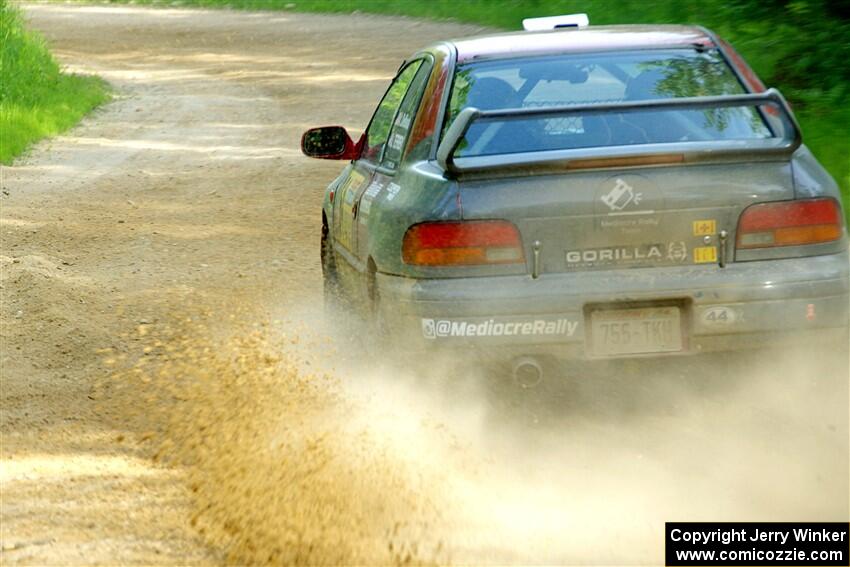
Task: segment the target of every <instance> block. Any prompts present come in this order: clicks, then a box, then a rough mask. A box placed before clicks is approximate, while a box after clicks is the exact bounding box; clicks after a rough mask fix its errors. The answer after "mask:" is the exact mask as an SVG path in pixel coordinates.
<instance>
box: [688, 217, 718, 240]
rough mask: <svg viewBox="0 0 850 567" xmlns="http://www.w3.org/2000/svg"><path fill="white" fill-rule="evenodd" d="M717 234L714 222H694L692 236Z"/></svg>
mask: <svg viewBox="0 0 850 567" xmlns="http://www.w3.org/2000/svg"><path fill="white" fill-rule="evenodd" d="M715 234H717V221H716V220H697V221H694V236H713V235H715Z"/></svg>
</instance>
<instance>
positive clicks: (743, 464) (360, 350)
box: [102, 305, 850, 565]
mask: <svg viewBox="0 0 850 567" xmlns="http://www.w3.org/2000/svg"><path fill="white" fill-rule="evenodd" d="M234 311H235V313H234ZM222 313H234V314H233V315H231V316H229V317H222V315H221V314H222ZM320 313H321V308H316V309H312V308H311V309H308V310H304V311H302V312H299V313H298V314H297V316H295V317H290V318H288V319H272V320H263V319H257V317H256V313H255V312H248V311H240V310H239V309H235V310H234V308H233V306H232V305H217V306H215V307H204V308H201V307H192V308H188V307H187V308H186V314H185V315H183V316H175V317H174V319H173V320H172V321H171V322H169V323H164V324H161V325H140V326H139V327H138V328H136V329H133V330H132V331H131V332H130V333H129V334H131V335H135V338H134V340H135V343H134V344H136V345H138V352H135V353H127V355H126V356H124V357H123V358H121V357H119V358H120V360H119V359H109V361H108V362H109V363H110V364H112V365H113V366H114V367H115V372H114V373H113V374H112V375H111V377H110V378H109V379H108V380H107V381H106V382H104V383H103V384H102V387H103V388H104V389H108V390H110V392H109V395H108V396H107V397H109V398H110V399H112V400H113V402H112V404H113V407H116V406H115V400H116V399H125V401H126V404H118V407H123V408H124V409H123V410H121V415H120V419H122V420H125V422H126V420H127V419H128V413H132V412H133V409H134V408H135V409H137V410H139V412H138V415H136V416H135V417H134V419H136V420H138V427H137V429H138V430H139V431H140V432H141V433H140V436H141V437H142V439H143V440H144V441H146V442H148V443H149V446H150V451H151V453H152V454H153V456H154V458H155V459H157V460H160V461H163V462H166V463H168V464H170V465H179V466H183V467H185V469H186V470H187V475H186V478H187V479H188V482H189V484H190V487H191V492H192V497H193V507H194V508H193V509H194V514H193V516H192V520H191V521H192V524H193V525H194V526H195V527H196V528H197V529H198V530H199V531H200V532H201V533H202V534H203V535H204V536H205V538H206V539H207V540H208V542H209V543H210V544H212V545H213V546H215V547H216V548H219V549H222V550H223V551H224V553H225V556H226V558H227V560H228V561H229V562H232V563H272V564H281V563H285V564H450V563H464V564H467V563H474V564H519V563H522V564H528V563H537V564H540V563H559V564H600V565H601V564H638V563H658V562H659V561H661V557H662V554H663V528H664V522H665V521H677V520H678V521H681V520H693V521H696V520H706V521H708V520H713V521H722V520H751V521H754V520H773V521H779V520H789V521H790V520H794V521H802V520H821V521H824V520H835V521H839V520H842V519H844V518H846V517H847V515H848V487H847V484H848V483H847V479H848V477H850V475H848V447H847V444H848V420H847V414H848V409H847V401H846V400H847V379H846V378H843V379H842V378H841V377H838V376H835V375H834V371H835V367H834V366H830V365H829V364H831V363H829V362H825V361H824V360H825V359H822V358H821V359H818V358H815V357H812V356H809V355H810V354H811V353H810V352H804V351H800V352H785V353H783V354H782V355H781V356H779V355H778V354H777V353H773V354H772V355H770V356H768V355H758V356H756V355H751V354H741V355H735V356H731V357H730V356H726V355H724V356H723V357H710V356H707V357H704V358H699V359H693V358H682V359H669V360H663V361H655V362H652V361H642V362H639V363H637V362H634V361H630V362H613V363H608V364H605V365H597V366H593V365H584V366H583V367H581V368H572V369H567V370H565V371H563V372H559V373H557V374H553V375H548V376H547V377H546V382H545V385H544V386H541V388H539V389H532V390H522V389H519V388H515V387H513V386H512V385H511V384H509V383H505V384H501V385H500V387H493V385H494V382H495V381H496V378H497V377H496V375H495V374H494V372H493V370H492V367H487V368H484V367H481V366H476V365H474V364H463V361H462V360H459V359H458V357H455V358H445V359H443V360H434V359H433V357H431V358H429V359H428V360H427V361H419V362H418V363H417V362H412V361H411V360H410V359H409V358H404V359H402V360H396V359H394V358H393V357H392V356H389V355H386V354H384V355H380V354H375V350H374V349H368V348H365V347H364V345H363V344H362V342H358V340H356V339H350V338H349V337H351V336H364V333H362V332H360V333H358V332H356V331H352V330H351V329H352V327H351V325H352V324H347V325H345V326H341V325H338V324H335V325H328V324H327V323H323V322H322V317H321V315H320ZM258 320H259V321H262V322H257V321H258ZM340 328H343V329H347V332H339V331H338V329H340ZM335 329H337V330H335ZM366 336H368V335H366ZM413 369H415V370H413ZM140 392H142V394H140ZM140 395H142V396H143V398H142V399H141V400H140V399H139V396H140ZM116 418H119V416H116ZM146 428H148V429H150V430H149V431H146V432H143V431H144V430H145V429H146Z"/></svg>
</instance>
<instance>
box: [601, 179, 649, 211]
mask: <svg viewBox="0 0 850 567" xmlns="http://www.w3.org/2000/svg"><path fill="white" fill-rule="evenodd" d="M600 199H601V200H602V202H603V203H605V204H606V205H608V208H609V209H611V210H612V211H614V212H618V211H622V210H623V209H625V208H626V207H628V206H629V205H639V204H640V202H641V201H642V200H643V193H641V192H639V191H635V188H634V187H632V186H631V185H629V184H628V183H627V182H626V181H624V180H622V179H620V178H617V180H616V181H615V182H614V187H613V188H612V189H611V190H610V191H609V192H608V193H606V194H605V195H602V197H600Z"/></svg>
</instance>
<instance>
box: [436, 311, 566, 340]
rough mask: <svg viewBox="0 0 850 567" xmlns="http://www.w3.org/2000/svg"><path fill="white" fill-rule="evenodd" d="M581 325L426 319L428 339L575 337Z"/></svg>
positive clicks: (559, 320) (552, 320) (545, 320)
mask: <svg viewBox="0 0 850 567" xmlns="http://www.w3.org/2000/svg"><path fill="white" fill-rule="evenodd" d="M578 325H579V322H578V321H574V320H571V319H569V318H567V317H540V318H533V319H532V318H523V319H498V318H491V319H483V320H482V319H426V318H423V319H422V336H423V337H425V338H426V339H432V340H433V339H445V338H458V337H460V338H466V337H572V336H573V335H574V334H575V332H576V329H578Z"/></svg>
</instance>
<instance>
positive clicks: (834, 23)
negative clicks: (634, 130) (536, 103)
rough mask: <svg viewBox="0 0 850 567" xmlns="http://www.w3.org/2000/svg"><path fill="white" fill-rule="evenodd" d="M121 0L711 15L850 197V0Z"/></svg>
mask: <svg viewBox="0 0 850 567" xmlns="http://www.w3.org/2000/svg"><path fill="white" fill-rule="evenodd" d="M77 1H80V0H77ZM82 1H84V2H85V1H87V0H82ZM112 1H113V2H115V1H117V2H121V3H127V2H128V1H129V2H131V3H134V4H143V5H156V6H167V7H178V6H199V7H207V8H231V9H244V10H297V11H308V12H330V13H351V12H356V11H360V12H367V13H375V14H392V15H402V16H414V17H422V18H432V19H452V20H456V21H460V22H468V23H476V24H481V25H486V26H492V27H496V28H502V29H508V30H511V29H513V30H516V29H520V27H521V22H522V19H523V18H527V17H537V16H551V15H557V14H566V13H575V12H587V13H588V14H589V15H590V18H591V22H592V23H594V24H622V23H638V24H639V23H690V24H700V25H705V26H706V27H708V28H710V29H712V30H714V31H715V32H717V33H718V34H719V35H720V36H721V37H723V38H725V39H726V40H728V41H729V42H730V43H732V44H733V45H734V46H735V48H736V49H737V50H738V51H739V52H740V53H741V55H743V57H744V58H745V59H746V60H747V61H748V62H749V63H750V65H751V66H752V67H753V68H754V69H755V71H756V72H757V73H758V74H759V75H760V76H761V78H762V79H763V80H764V81H765V83H766V84H767V85H768V86H775V87H778V88H780V89H781V90H782V92H783V93H784V94H785V96H786V97H787V98H788V99H789V100H790V101H791V103H792V105H793V106H794V109H795V113H796V114H797V118H798V119H799V121H800V124H801V126H802V129H803V135H804V139H805V140H806V144H807V145H808V146H809V148H811V150H812V151H813V152H814V153H815V155H816V156H817V157H818V159H819V160H820V161H821V163H822V164H823V165H824V166H825V167H826V168H827V169H828V170H829V171H830V173H832V175H833V177H835V179H836V181H838V183H839V185H841V189H842V192H843V193H844V195H845V199H846V202H848V203H850V64H848V63H847V62H848V61H850V2H848V1H847V0H737V1H735V2H728V1H726V0H655V1H650V2H647V1H645V0H618V1H617V2H612V1H611V0H463V1H457V0H428V1H427V2H425V1H419V0H112ZM316 39H317V41H321V38H316ZM379 48H380V46H376V49H379ZM328 56H330V57H332V56H333V54H328ZM848 214H850V208H848Z"/></svg>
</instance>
